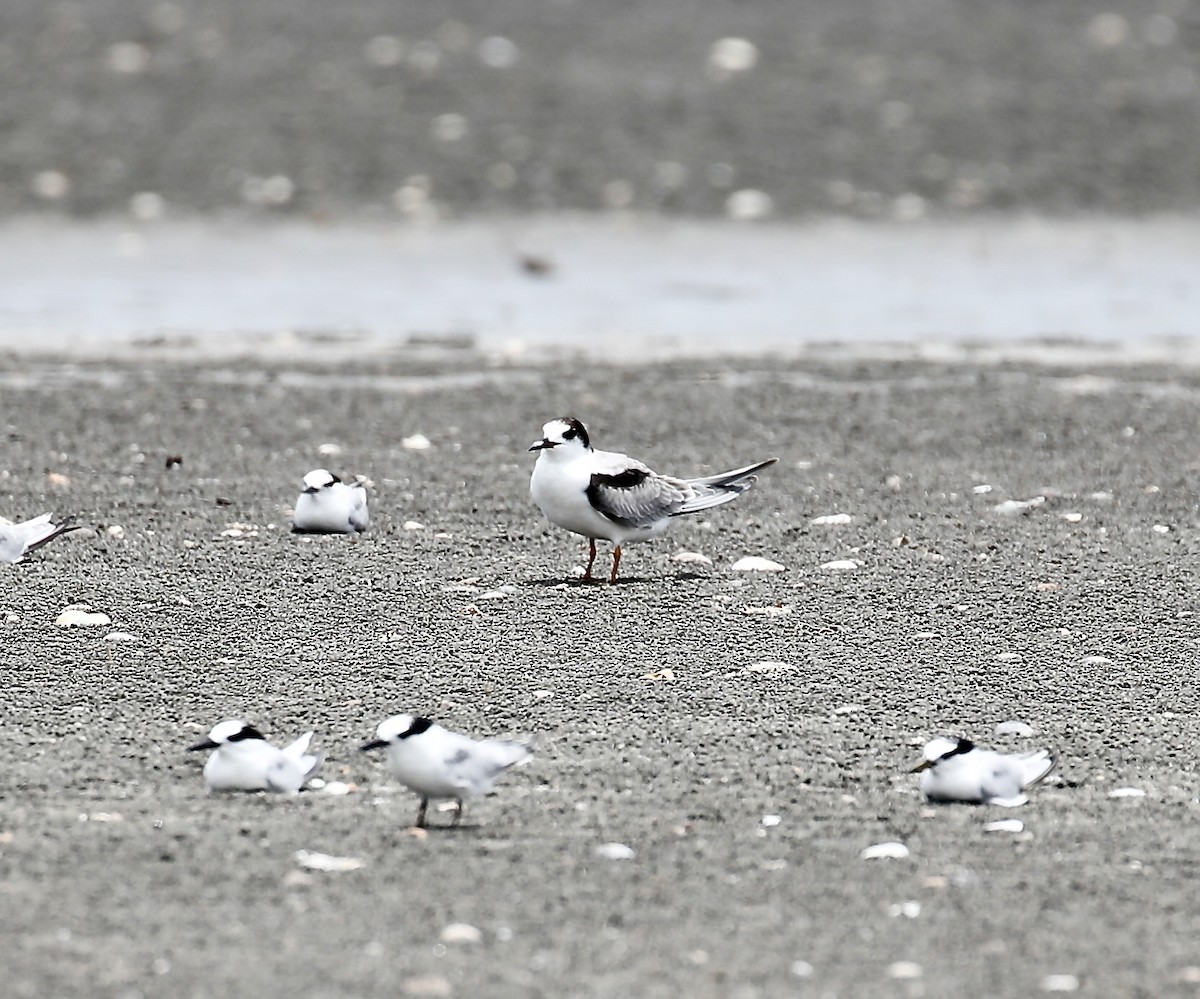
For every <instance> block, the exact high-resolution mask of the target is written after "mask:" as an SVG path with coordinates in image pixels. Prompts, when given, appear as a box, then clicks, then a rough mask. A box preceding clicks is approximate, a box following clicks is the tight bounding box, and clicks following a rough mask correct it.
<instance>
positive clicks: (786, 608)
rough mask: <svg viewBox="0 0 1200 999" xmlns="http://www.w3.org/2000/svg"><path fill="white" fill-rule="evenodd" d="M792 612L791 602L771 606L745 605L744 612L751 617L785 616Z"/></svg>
mask: <svg viewBox="0 0 1200 999" xmlns="http://www.w3.org/2000/svg"><path fill="white" fill-rule="evenodd" d="M791 612H792V605H791V604H771V605H770V606H769V607H743V608H742V613H743V614H747V615H749V616H750V617H785V616H787V615H788V614H790V613H791Z"/></svg>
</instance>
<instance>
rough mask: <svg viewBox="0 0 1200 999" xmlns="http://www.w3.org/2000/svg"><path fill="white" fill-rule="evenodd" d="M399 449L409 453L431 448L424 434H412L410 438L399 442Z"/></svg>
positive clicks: (431, 445)
mask: <svg viewBox="0 0 1200 999" xmlns="http://www.w3.org/2000/svg"><path fill="white" fill-rule="evenodd" d="M400 445H401V447H404V448H407V449H408V450H409V451H427V450H429V448H431V447H433V444H432V443H430V440H429V438H428V437H426V436H425V435H424V434H413V435H412V436H411V437H405V438H404V440H402V441H401V442H400Z"/></svg>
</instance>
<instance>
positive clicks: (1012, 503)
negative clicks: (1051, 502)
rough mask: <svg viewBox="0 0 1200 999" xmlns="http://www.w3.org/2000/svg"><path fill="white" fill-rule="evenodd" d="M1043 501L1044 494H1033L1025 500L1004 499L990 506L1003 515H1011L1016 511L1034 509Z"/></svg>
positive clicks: (1024, 511) (1044, 500) (1027, 511)
mask: <svg viewBox="0 0 1200 999" xmlns="http://www.w3.org/2000/svg"><path fill="white" fill-rule="evenodd" d="M1045 502H1046V497H1045V496H1034V497H1032V498H1031V499H1027V500H1005V501H1004V502H1003V503H997V504H996V505H995V506H994V507H992V512H993V513H998V514H1000V515H1001V516H1004V517H1013V516H1016V515H1017V514H1018V513H1029V511H1030V510H1036V509H1037V508H1038V507H1039V506H1041V505H1042V504H1043V503H1045Z"/></svg>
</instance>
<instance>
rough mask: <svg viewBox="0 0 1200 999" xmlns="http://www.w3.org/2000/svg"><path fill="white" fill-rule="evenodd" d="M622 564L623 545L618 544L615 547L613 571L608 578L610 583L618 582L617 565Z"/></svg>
mask: <svg viewBox="0 0 1200 999" xmlns="http://www.w3.org/2000/svg"><path fill="white" fill-rule="evenodd" d="M620 564H621V546H620V545H617V546H616V547H615V548H614V549H613V571H612V575H611V576H610V577H609V579H608V581H609V583H612V584H615V583H616V581H617V567H618V566H620Z"/></svg>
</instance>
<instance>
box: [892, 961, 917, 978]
mask: <svg viewBox="0 0 1200 999" xmlns="http://www.w3.org/2000/svg"><path fill="white" fill-rule="evenodd" d="M923 974H924V972H923V971H922V970H921V966H920V965H919V964H917V962H916V961H893V962H892V963H891V964H889V965H888V966H887V976H888V978H920V977H921V975H923Z"/></svg>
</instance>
